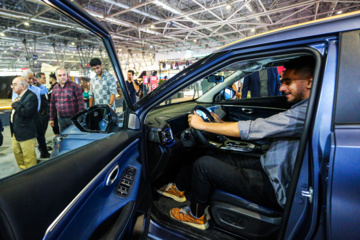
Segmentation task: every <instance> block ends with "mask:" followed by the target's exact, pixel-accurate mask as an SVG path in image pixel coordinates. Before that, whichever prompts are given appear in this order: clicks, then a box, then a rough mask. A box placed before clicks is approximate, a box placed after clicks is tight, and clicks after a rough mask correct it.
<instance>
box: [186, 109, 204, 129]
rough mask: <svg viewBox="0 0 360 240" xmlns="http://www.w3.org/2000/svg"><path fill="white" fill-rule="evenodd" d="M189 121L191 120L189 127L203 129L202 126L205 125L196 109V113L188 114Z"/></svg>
mask: <svg viewBox="0 0 360 240" xmlns="http://www.w3.org/2000/svg"><path fill="white" fill-rule="evenodd" d="M188 122H189V127H191V128H195V129H198V130H202V129H201V127H202V126H203V125H204V120H203V119H202V117H200V116H199V115H198V114H197V113H196V111H194V114H189V115H188Z"/></svg>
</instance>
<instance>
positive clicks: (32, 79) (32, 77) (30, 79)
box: [25, 73, 35, 85]
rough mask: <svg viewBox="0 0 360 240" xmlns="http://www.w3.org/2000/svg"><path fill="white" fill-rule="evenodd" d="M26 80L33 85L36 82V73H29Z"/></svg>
mask: <svg viewBox="0 0 360 240" xmlns="http://www.w3.org/2000/svg"><path fill="white" fill-rule="evenodd" d="M25 80H26V81H27V83H28V84H29V85H32V84H33V83H34V81H35V78H34V74H31V73H28V75H27V76H26V78H25Z"/></svg>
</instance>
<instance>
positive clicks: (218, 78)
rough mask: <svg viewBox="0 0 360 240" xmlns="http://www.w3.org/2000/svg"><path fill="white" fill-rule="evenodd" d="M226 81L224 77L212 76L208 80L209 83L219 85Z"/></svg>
mask: <svg viewBox="0 0 360 240" xmlns="http://www.w3.org/2000/svg"><path fill="white" fill-rule="evenodd" d="M224 79H225V78H224V76H217V75H211V76H209V78H208V82H215V83H219V82H223V81H224Z"/></svg>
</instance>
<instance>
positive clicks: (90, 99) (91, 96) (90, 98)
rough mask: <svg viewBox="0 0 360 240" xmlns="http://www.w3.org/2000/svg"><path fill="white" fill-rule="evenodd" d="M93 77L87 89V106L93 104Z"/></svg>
mask: <svg viewBox="0 0 360 240" xmlns="http://www.w3.org/2000/svg"><path fill="white" fill-rule="evenodd" d="M93 81H94V80H93V79H91V80H90V90H89V107H91V106H92V105H93V104H94V92H93V91H94V89H93V85H94V84H93Z"/></svg>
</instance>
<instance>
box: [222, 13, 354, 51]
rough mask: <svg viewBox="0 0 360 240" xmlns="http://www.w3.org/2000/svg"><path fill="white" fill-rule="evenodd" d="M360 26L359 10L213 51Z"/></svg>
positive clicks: (256, 36)
mask: <svg viewBox="0 0 360 240" xmlns="http://www.w3.org/2000/svg"><path fill="white" fill-rule="evenodd" d="M359 28H360V11H356V12H351V13H346V14H341V15H336V16H332V17H328V18H323V19H319V20H314V21H309V22H305V23H300V24H296V25H291V26H288V27H284V28H279V29H275V30H272V31H268V32H264V33H260V34H257V35H254V36H250V37H246V38H243V39H240V40H237V41H235V42H233V43H230V44H227V45H225V46H223V47H221V48H220V49H219V50H217V51H215V52H223V51H228V50H234V49H241V48H245V47H251V46H257V45H263V44H268V43H274V42H281V41H284V40H293V39H300V38H307V37H315V36H320V35H329V34H334V33H338V32H343V31H350V30H355V29H359Z"/></svg>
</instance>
